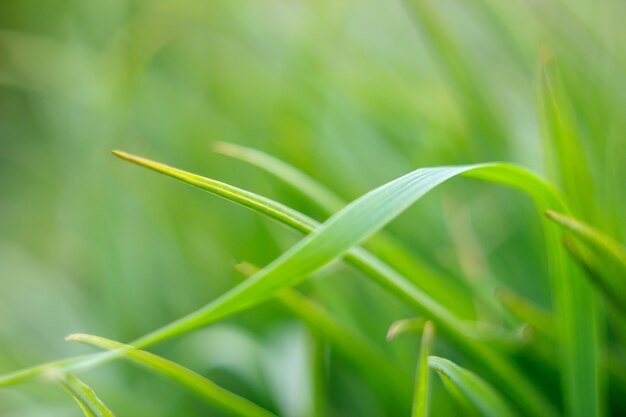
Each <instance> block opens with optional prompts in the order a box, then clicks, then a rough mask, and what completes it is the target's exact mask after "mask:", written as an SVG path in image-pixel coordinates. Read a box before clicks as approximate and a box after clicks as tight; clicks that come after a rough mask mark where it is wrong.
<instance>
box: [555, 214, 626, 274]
mask: <svg viewBox="0 0 626 417" xmlns="http://www.w3.org/2000/svg"><path fill="white" fill-rule="evenodd" d="M546 215H547V216H548V218H550V219H551V220H553V221H554V222H556V223H557V224H559V225H561V226H562V227H564V228H565V229H567V230H569V231H570V232H572V233H573V234H574V235H575V236H576V237H578V238H580V240H581V241H583V242H584V243H585V244H586V245H587V246H589V247H591V248H594V249H595V250H597V251H598V252H600V253H605V254H606V255H608V256H609V257H611V258H612V259H613V260H614V261H615V262H616V263H617V264H619V265H620V266H621V267H622V268H623V270H622V272H626V249H625V248H624V246H622V245H621V244H620V243H619V242H617V241H616V240H615V239H613V238H612V237H610V236H608V235H606V234H604V233H602V232H601V231H599V230H597V229H595V228H593V227H591V226H589V225H588V224H586V223H584V222H582V221H580V220H578V219H576V218H574V217H572V216H568V215H566V214H563V213H558V212H556V211H553V210H547V211H546Z"/></svg>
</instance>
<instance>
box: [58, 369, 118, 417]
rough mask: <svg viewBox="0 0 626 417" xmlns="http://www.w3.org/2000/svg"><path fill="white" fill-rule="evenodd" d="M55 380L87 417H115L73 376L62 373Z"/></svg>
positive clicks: (87, 387) (92, 391) (90, 390)
mask: <svg viewBox="0 0 626 417" xmlns="http://www.w3.org/2000/svg"><path fill="white" fill-rule="evenodd" d="M57 380H58V381H59V383H60V384H61V385H62V386H63V388H65V390H66V391H67V392H68V393H69V394H70V395H71V396H72V397H73V398H74V400H75V401H76V402H77V403H78V405H79V406H80V408H81V409H82V410H83V413H84V414H85V416H87V417H115V415H114V414H113V413H112V412H111V410H109V408H108V407H107V406H106V405H104V403H103V402H102V400H100V398H98V396H97V395H96V393H95V392H94V390H93V389H91V388H90V387H89V386H87V385H86V384H85V383H84V382H83V381H81V380H80V379H78V378H77V377H76V376H75V375H74V374H72V373H69V372H62V373H61V374H60V375H59V376H58V377H57Z"/></svg>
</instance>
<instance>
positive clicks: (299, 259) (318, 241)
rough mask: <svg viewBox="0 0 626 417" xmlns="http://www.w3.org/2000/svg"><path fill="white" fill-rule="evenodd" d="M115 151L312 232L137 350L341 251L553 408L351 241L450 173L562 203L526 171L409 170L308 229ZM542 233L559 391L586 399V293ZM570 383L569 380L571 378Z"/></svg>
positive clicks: (521, 391)
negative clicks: (563, 376) (556, 331)
mask: <svg viewBox="0 0 626 417" xmlns="http://www.w3.org/2000/svg"><path fill="white" fill-rule="evenodd" d="M116 155H117V156H119V157H121V158H124V159H127V160H129V161H132V162H135V163H137V164H139V165H143V166H145V167H148V168H151V169H153V170H156V171H158V172H161V173H164V174H166V175H168V176H172V177H174V178H177V179H179V180H181V181H183V182H186V183H188V184H190V185H193V186H195V187H198V188H201V189H204V190H207V191H211V192H214V193H216V194H218V195H221V196H223V197H225V198H229V199H231V200H233V201H236V202H238V203H240V204H243V205H245V206H248V207H251V208H256V209H258V210H259V211H261V212H263V213H266V214H269V215H270V216H271V217H273V218H275V219H277V220H281V221H283V220H284V221H285V222H286V223H287V224H290V225H294V226H295V227H298V228H300V230H305V231H306V230H307V229H312V230H314V232H313V233H311V235H309V236H308V237H306V238H304V239H303V240H302V241H300V243H298V244H297V245H295V246H294V247H293V248H292V249H290V250H289V251H287V252H286V253H285V254H284V255H282V256H281V257H279V258H278V259H277V260H275V261H274V262H272V263H271V264H270V265H268V266H267V267H265V268H264V269H263V270H261V271H260V272H259V273H257V274H255V276H254V277H252V278H251V279H250V280H248V281H246V282H244V283H243V284H240V285H238V286H237V287H235V288H233V289H232V290H231V291H229V292H227V293H226V294H225V295H223V296H222V297H220V298H218V299H217V300H215V301H213V302H212V303H209V304H208V305H207V306H205V307H203V308H201V309H199V310H197V311H195V312H193V313H191V314H189V315H188V316H186V317H183V318H181V319H179V320H177V321H175V322H173V323H170V324H168V325H166V326H164V327H162V328H161V329H158V330H155V331H154V332H152V333H150V334H148V335H146V336H144V337H142V338H140V339H139V340H137V341H136V342H134V343H133V345H135V346H136V347H137V348H144V347H146V346H149V345H152V344H155V343H157V342H160V341H163V340H166V339H169V338H172V337H175V336H177V335H180V334H182V333H185V332H188V331H191V330H194V329H197V328H199V327H202V326H206V325H208V324H210V323H213V322H215V321H217V320H220V319H222V318H224V317H227V316H229V315H231V314H234V313H236V312H239V311H242V310H245V309H248V308H250V307H252V306H254V305H257V304H259V303H261V302H263V301H266V300H267V299H268V298H270V297H272V296H273V295H274V294H275V293H276V292H278V291H279V290H281V289H284V288H287V287H290V286H293V285H296V284H297V283H299V282H300V281H302V280H303V279H304V278H305V277H306V276H307V275H308V274H310V273H312V272H314V271H315V270H317V269H319V268H321V267H323V266H324V265H326V264H327V263H329V262H331V261H332V260H334V259H337V258H338V257H340V256H342V255H344V254H346V253H349V255H350V261H351V263H352V264H353V265H355V266H356V267H357V268H359V269H361V270H362V271H364V272H365V273H366V274H368V275H370V276H371V277H372V278H373V279H375V280H376V281H377V282H378V283H380V284H381V285H383V287H384V288H387V289H389V290H391V291H392V292H393V293H394V294H396V295H398V296H399V297H400V298H401V299H403V300H405V301H406V302H408V303H409V305H411V306H413V307H414V308H415V309H416V310H417V311H418V312H419V313H421V314H423V315H424V316H426V317H429V318H432V320H433V321H434V322H435V323H436V324H437V327H438V328H439V329H440V330H441V331H442V333H443V334H445V335H446V336H447V338H448V339H450V340H451V341H452V342H453V343H455V344H456V345H457V346H458V347H459V348H460V349H462V350H463V351H464V352H466V353H467V354H468V355H469V356H471V357H472V358H473V359H474V360H475V361H476V362H477V363H480V364H481V366H482V367H483V368H484V369H485V371H486V372H489V374H490V375H491V377H492V378H493V379H495V380H496V381H497V383H498V385H499V386H500V387H501V388H502V389H503V390H505V391H506V392H507V394H508V395H509V397H510V398H511V399H512V400H514V401H516V402H517V403H518V405H519V406H520V408H523V409H526V410H527V411H528V413H529V414H531V415H537V416H555V415H557V413H556V411H555V410H554V407H553V406H552V405H551V404H550V403H549V402H548V401H547V400H546V399H545V398H544V397H543V395H542V394H541V393H540V392H539V391H538V390H537V388H536V387H534V386H533V385H532V384H531V383H530V382H529V381H528V380H527V379H526V378H525V377H524V375H523V374H522V373H521V372H520V371H519V370H518V369H516V368H515V367H514V366H513V365H512V364H511V363H510V362H509V361H508V360H507V359H505V358H504V357H503V356H501V355H499V354H497V353H496V352H495V351H493V350H492V349H490V348H489V346H486V345H484V344H482V343H479V342H478V341H477V340H476V339H475V338H473V334H472V330H471V329H468V328H467V326H465V325H464V324H463V323H462V322H460V321H459V320H458V319H457V318H456V317H454V315H453V314H451V313H450V312H449V311H447V310H446V309H445V308H443V307H442V306H441V305H439V304H438V303H437V302H436V301H435V300H433V299H431V298H430V297H428V296H427V295H426V294H424V293H422V292H421V291H420V290H419V289H417V288H416V287H415V286H414V285H412V284H411V283H409V282H408V281H406V280H405V279H404V278H403V277H402V276H401V275H399V274H398V273H396V272H395V271H394V270H393V269H391V268H389V267H388V266H387V265H385V264H384V263H382V262H380V261H379V260H377V259H376V258H375V257H373V256H371V255H370V254H368V253H367V252H365V251H364V250H362V249H359V248H356V249H355V248H352V247H353V246H355V245H358V244H359V243H361V242H362V241H363V240H365V239H366V238H367V237H369V236H371V235H372V234H373V233H375V232H376V231H378V230H379V229H380V228H382V227H383V226H384V225H385V224H386V223H388V222H389V221H391V220H392V219H393V218H395V217H396V216H397V215H399V214H400V213H401V212H402V211H403V210H405V209H406V208H408V207H409V206H411V205H412V204H413V203H414V202H415V201H416V200H417V199H419V198H420V197H421V196H423V195H424V194H425V193H427V192H428V191H429V190H431V189H432V188H434V187H436V186H437V185H439V184H441V183H443V182H445V181H446V180H448V179H450V178H452V177H454V176H457V175H460V174H464V175H466V176H469V177H473V178H479V179H482V180H486V181H491V182H495V183H499V184H503V185H506V186H509V187H513V188H517V189H520V190H522V191H525V192H526V193H528V194H529V195H530V196H531V197H532V198H533V200H534V201H535V203H536V204H537V206H538V207H539V208H540V211H545V210H546V209H548V208H560V209H561V210H564V206H563V204H562V202H561V200H560V198H559V197H558V194H556V193H555V192H554V190H553V189H552V188H551V187H550V186H549V185H547V184H546V183H544V182H543V181H542V180H540V179H539V178H537V177H535V176H534V175H532V174H531V173H529V172H527V171H525V170H523V169H521V168H519V167H515V166H512V165H507V164H481V165H473V166H457V167H439V168H425V169H418V170H416V171H413V172H411V173H409V174H407V175H405V176H403V177H400V178H398V179H397V180H394V181H392V182H390V183H388V184H386V185H384V186H382V187H380V188H378V189H376V190H374V191H372V192H370V193H367V194H366V195H365V196H363V197H361V198H360V199H358V200H356V201H355V202H353V203H351V204H350V205H348V206H347V207H346V208H344V209H343V210H341V211H340V212H339V213H338V214H336V215H335V216H333V217H332V218H331V219H330V220H329V221H327V222H326V223H325V224H324V225H322V226H320V227H319V228H317V229H315V227H314V226H311V224H310V223H307V222H306V217H303V216H302V215H299V216H298V217H296V218H293V217H292V215H293V214H294V213H296V212H295V211H294V210H291V209H286V210H284V209H285V207H284V206H282V205H280V204H278V203H275V202H272V201H271V200H269V199H265V198H255V196H254V194H252V193H250V192H245V191H242V192H239V191H240V190H238V189H236V188H235V187H232V186H229V185H226V184H223V183H220V182H218V181H215V180H210V179H207V178H203V177H201V176H199V175H195V174H190V173H186V172H184V171H180V170H177V169H175V168H172V167H169V166H167V165H164V164H160V163H157V162H154V161H150V160H147V159H145V158H140V157H135V156H132V155H129V154H125V153H121V152H116ZM296 215H297V214H296ZM303 219H305V220H303ZM546 236H547V242H548V254H549V255H550V260H551V263H550V264H551V268H552V269H551V276H552V277H553V281H554V283H555V285H554V288H555V291H556V292H557V296H556V299H557V304H558V305H560V306H561V307H562V310H561V312H562V314H563V317H564V319H563V321H562V324H563V325H562V327H563V329H562V331H563V333H564V337H563V345H562V350H563V358H564V361H563V363H564V366H566V367H567V369H568V371H569V372H568V373H567V376H568V378H567V382H568V384H566V389H567V390H568V392H569V393H577V392H578V391H577V390H578V389H579V388H581V387H583V388H585V389H586V390H587V391H583V392H584V393H591V395H593V396H595V395H596V394H595V393H596V388H597V377H596V364H597V349H596V344H597V335H596V334H595V332H596V331H597V328H596V325H595V321H594V319H595V315H594V310H593V309H594V306H593V302H592V298H591V294H590V292H589V291H585V290H583V291H581V289H582V288H581V287H580V285H581V283H582V284H584V283H585V282H584V281H582V280H578V279H575V277H572V276H571V275H570V271H569V268H568V266H569V264H568V263H567V262H564V261H567V259H565V258H563V256H561V252H560V250H561V248H560V246H559V245H558V239H555V236H554V233H553V231H551V230H550V229H549V228H547V230H546ZM351 248H352V249H351ZM570 278H574V279H570ZM124 353H125V349H122V350H121V351H116V352H111V354H109V355H107V354H104V355H101V356H99V357H97V358H93V359H88V360H84V361H81V363H80V364H78V365H74V368H78V369H81V368H89V367H93V366H95V365H98V364H102V363H105V362H107V361H109V360H112V359H115V358H117V357H119V356H120V355H122V354H124ZM580 379H582V380H583V381H584V382H582V383H577V382H576V381H579V380H580ZM571 381H574V383H573V384H572V383H571ZM590 388H591V389H590Z"/></svg>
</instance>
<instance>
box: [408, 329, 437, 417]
mask: <svg viewBox="0 0 626 417" xmlns="http://www.w3.org/2000/svg"><path fill="white" fill-rule="evenodd" d="M434 336H435V326H434V324H433V323H432V322H430V321H427V322H426V324H425V325H424V333H423V335H422V345H421V349H420V356H419V365H418V368H417V378H416V379H415V396H414V398H413V411H412V413H411V416H412V417H426V416H428V387H429V382H428V357H429V356H430V350H431V346H432V343H433V338H434Z"/></svg>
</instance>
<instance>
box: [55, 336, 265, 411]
mask: <svg viewBox="0 0 626 417" xmlns="http://www.w3.org/2000/svg"><path fill="white" fill-rule="evenodd" d="M67 340H68V341H70V342H80V343H85V344H88V345H92V346H96V347H98V348H101V349H106V350H119V349H125V350H126V351H125V353H124V355H123V357H124V358H126V359H128V360H130V361H132V362H133V363H135V364H137V365H139V366H141V367H142V368H145V369H148V370H150V371H153V372H156V373H158V374H160V375H163V376H165V377H166V378H169V379H171V380H173V381H175V382H178V383H179V384H181V385H183V386H185V387H186V388H188V389H189V390H191V391H193V392H195V393H196V394H197V395H198V396H199V397H200V398H202V399H203V400H205V401H207V402H208V403H209V404H212V405H215V406H218V407H220V408H221V409H222V410H224V411H227V412H228V413H229V414H231V415H234V416H241V417H275V416H274V414H272V413H270V412H269V411H266V410H264V409H263V408H261V407H259V406H257V405H255V404H253V403H251V402H250V401H248V400H246V399H244V398H242V397H240V396H238V395H236V394H233V393H232V392H230V391H227V390H225V389H224V388H221V387H220V386H218V385H216V384H215V383H213V382H212V381H210V380H209V379H207V378H205V377H203V376H202V375H199V374H197V373H195V372H193V371H191V370H189V369H187V368H185V367H183V366H181V365H179V364H177V363H174V362H171V361H169V360H167V359H164V358H162V357H160V356H156V355H154V354H152V353H149V352H145V351H141V350H136V349H128V348H129V346H127V345H124V344H122V343H118V342H115V341H113V340H108V339H105V338H103V337H98V336H92V335H87V334H73V335H70V336H68V337H67Z"/></svg>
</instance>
